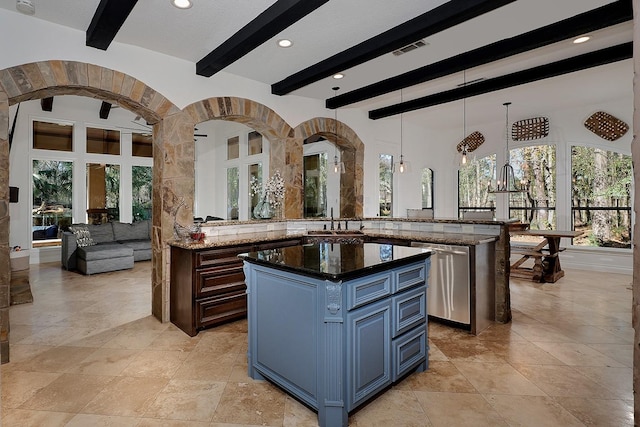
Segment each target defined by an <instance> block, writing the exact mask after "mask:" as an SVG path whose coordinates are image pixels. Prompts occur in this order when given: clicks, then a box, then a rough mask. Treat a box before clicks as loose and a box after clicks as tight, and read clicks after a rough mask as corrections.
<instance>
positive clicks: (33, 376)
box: [2, 371, 62, 409]
mask: <svg viewBox="0 0 640 427" xmlns="http://www.w3.org/2000/svg"><path fill="white" fill-rule="evenodd" d="M60 375H62V374H57V373H46V372H25V371H9V372H3V373H2V408H3V409H8V408H17V407H19V406H20V405H22V404H23V403H24V402H26V401H27V400H29V399H30V398H32V397H33V396H34V395H35V394H36V393H37V392H38V390H40V389H42V388H44V387H46V386H48V385H49V384H51V383H52V382H53V381H55V380H56V379H57V378H58V377H59V376H60Z"/></svg>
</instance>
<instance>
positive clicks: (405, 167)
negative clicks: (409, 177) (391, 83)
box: [393, 89, 409, 173]
mask: <svg viewBox="0 0 640 427" xmlns="http://www.w3.org/2000/svg"><path fill="white" fill-rule="evenodd" d="M400 104H402V89H400ZM402 125H403V123H402V113H400V161H399V162H398V163H394V164H393V172H394V173H395V172H400V173H405V172H408V171H409V162H405V161H404V154H403V151H402V148H403V147H402V143H403V128H402Z"/></svg>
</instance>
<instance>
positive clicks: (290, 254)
mask: <svg viewBox="0 0 640 427" xmlns="http://www.w3.org/2000/svg"><path fill="white" fill-rule="evenodd" d="M429 256H431V252H430V251H429V250H428V249H425V248H412V247H408V246H395V245H385V244H378V243H357V244H339V243H315V244H305V245H297V246H289V247H285V248H277V249H269V250H264V251H257V252H249V253H247V254H241V255H240V257H241V258H243V259H244V260H246V261H247V262H251V263H254V264H259V265H263V266H267V267H272V268H275V269H279V270H283V271H289V272H292V273H297V274H302V275H305V276H310V277H315V278H318V279H323V280H334V281H336V280H348V279H351V278H355V277H360V276H362V275H367V274H371V273H375V272H378V271H384V270H387V269H390V268H393V267H395V266H400V265H404V264H408V263H410V262H415V261H419V260H422V259H425V258H427V257H429Z"/></svg>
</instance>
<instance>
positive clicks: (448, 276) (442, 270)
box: [411, 242, 471, 325]
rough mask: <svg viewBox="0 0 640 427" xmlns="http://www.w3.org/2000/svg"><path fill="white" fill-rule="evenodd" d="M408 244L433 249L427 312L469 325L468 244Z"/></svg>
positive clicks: (430, 314)
mask: <svg viewBox="0 0 640 427" xmlns="http://www.w3.org/2000/svg"><path fill="white" fill-rule="evenodd" d="M411 246H416V247H421V248H429V249H431V251H432V253H431V270H430V273H429V287H428V289H427V313H428V315H429V316H432V317H437V318H440V319H444V320H448V321H451V322H456V323H461V324H463V325H471V301H470V298H471V296H470V290H471V283H470V272H469V247H468V246H454V245H442V244H435V243H422V242H413V243H412V244H411Z"/></svg>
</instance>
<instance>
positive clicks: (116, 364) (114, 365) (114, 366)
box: [67, 348, 140, 375]
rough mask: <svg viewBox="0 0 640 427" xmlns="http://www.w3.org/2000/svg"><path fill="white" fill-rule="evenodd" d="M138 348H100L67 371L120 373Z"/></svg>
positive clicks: (78, 372)
mask: <svg viewBox="0 0 640 427" xmlns="http://www.w3.org/2000/svg"><path fill="white" fill-rule="evenodd" d="M138 353H140V351H139V350H128V349H121V348H100V349H98V350H94V351H93V353H91V354H90V355H89V356H87V357H85V358H84V359H82V361H81V362H80V363H78V364H77V366H75V367H73V368H71V369H68V370H67V372H72V373H76V374H92V375H101V374H102V375H120V373H121V372H122V371H123V370H124V369H125V368H126V367H127V366H129V364H130V363H131V362H133V360H134V359H135V357H136V356H137V354H138Z"/></svg>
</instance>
